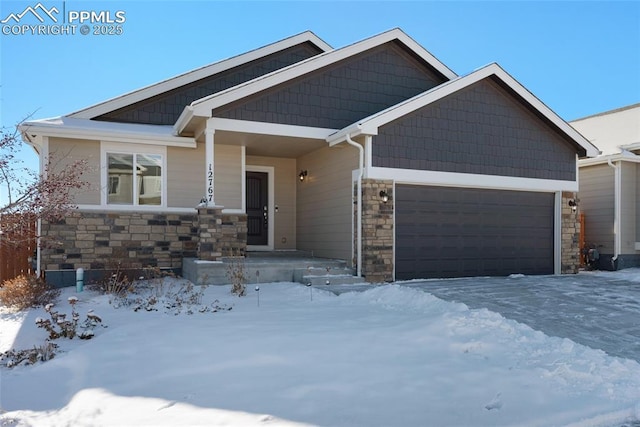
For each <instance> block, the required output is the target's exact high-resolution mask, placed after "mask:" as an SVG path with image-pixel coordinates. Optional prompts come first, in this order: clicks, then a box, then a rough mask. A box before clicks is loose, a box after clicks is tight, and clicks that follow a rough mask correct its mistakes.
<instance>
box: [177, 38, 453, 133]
mask: <svg viewBox="0 0 640 427" xmlns="http://www.w3.org/2000/svg"><path fill="white" fill-rule="evenodd" d="M394 40H397V41H398V42H400V43H401V44H403V45H404V46H405V47H406V48H407V49H408V50H409V51H411V52H412V53H413V54H414V55H416V56H417V57H418V58H420V59H421V60H422V61H424V62H425V63H426V64H428V65H429V66H430V67H432V68H433V69H434V70H436V72H437V73H439V74H440V75H442V76H443V77H444V78H445V79H447V80H451V79H455V78H457V77H458V75H457V74H456V73H454V72H453V71H452V70H451V69H450V68H449V67H447V66H446V65H445V64H443V63H442V62H440V61H439V60H438V59H437V58H436V57H435V56H433V55H432V54H431V53H430V52H429V51H427V50H426V49H425V48H424V47H422V46H421V45H420V44H418V43H417V42H416V41H415V40H413V39H412V38H411V37H409V36H408V35H407V34H406V33H405V32H404V31H402V30H401V29H399V28H392V29H390V30H387V31H384V32H382V33H380V34H377V35H374V36H371V37H369V38H366V39H364V40H360V41H358V42H355V43H352V44H349V45H347V46H344V47H341V48H339V49H335V50H332V51H327V52H324V53H321V54H319V55H316V56H312V57H310V58H307V59H305V60H303V61H300V62H296V63H295V64H291V65H289V66H287V67H284V68H280V69H278V70H275V71H272V72H271V73H268V74H265V75H263V76H260V77H256V78H255V79H253V80H249V81H247V82H244V83H241V84H239V85H236V86H233V87H230V88H228V89H226V90H223V91H220V92H217V93H214V94H212V95H209V96H206V97H203V98H200V99H197V100H195V101H193V102H192V103H191V104H189V105H187V106H185V108H184V110H183V112H182V114H181V115H180V117H179V118H178V120H177V121H176V123H175V125H174V127H175V130H176V133H177V134H180V133H181V132H182V131H183V130H184V129H185V127H186V126H187V125H188V124H189V122H190V121H191V119H192V118H193V117H194V116H198V117H209V116H210V115H211V110H212V109H215V108H218V107H221V106H223V105H226V104H228V103H230V102H233V101H236V100H238V99H242V98H244V97H246V96H249V95H252V94H255V93H258V92H261V91H263V90H266V89H269V88H271V87H274V86H276V85H278V84H281V83H283V82H286V81H289V80H292V79H295V78H297V77H300V76H303V75H305V74H307V73H310V72H313V71H314V70H317V69H320V68H323V67H326V66H329V65H331V64H335V63H337V62H339V61H341V60H344V59H346V58H349V57H352V56H355V55H357V54H359V53H362V52H365V51H367V50H370V49H372V48H375V47H378V46H382V45H384V44H386V43H389V42H391V41H394Z"/></svg>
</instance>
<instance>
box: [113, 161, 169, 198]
mask: <svg viewBox="0 0 640 427" xmlns="http://www.w3.org/2000/svg"><path fill="white" fill-rule="evenodd" d="M107 167H108V190H109V191H108V199H107V203H109V204H116V205H118V204H119V205H151V206H160V205H161V204H162V155H160V154H128V153H127V154H125V153H122V154H121V153H107Z"/></svg>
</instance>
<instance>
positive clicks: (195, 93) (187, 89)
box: [96, 43, 321, 125]
mask: <svg viewBox="0 0 640 427" xmlns="http://www.w3.org/2000/svg"><path fill="white" fill-rule="evenodd" d="M319 53H321V51H320V49H318V48H317V47H316V46H314V45H312V44H311V43H301V44H299V45H297V46H293V47H290V48H288V49H285V50H283V51H281V52H277V53H274V54H272V55H268V56H265V57H264V58H260V59H257V60H255V61H252V62H250V63H247V64H244V65H241V66H238V67H235V68H232V69H230V70H227V71H224V72H222V73H218V74H215V75H213V76H210V77H207V78H204V79H201V80H198V81H196V82H193V83H190V84H188V85H184V86H182V87H179V88H176V89H174V90H171V91H168V92H166V93H163V94H162V95H158V96H155V97H152V98H149V99H145V100H143V101H140V102H137V103H135V104H132V105H130V106H127V107H124V108H121V109H119V110H115V111H112V112H110V113H107V114H103V115H102V116H100V117H97V118H96V120H106V121H117V122H127V123H148V124H156V125H172V124H174V123H175V122H176V120H177V119H178V116H180V113H182V110H183V109H184V107H185V106H186V105H189V104H190V103H191V102H193V101H195V100H196V99H200V98H204V97H205V96H208V95H211V94H214V93H216V92H220V91H222V90H225V89H228V88H230V87H232V86H236V85H238V84H240V83H244V82H246V81H249V80H252V79H254V78H256V77H259V76H262V75H264V74H267V73H270V72H272V71H275V70H278V69H280V68H283V67H286V66H288V65H291V64H294V63H296V62H299V61H302V60H304V59H307V58H310V57H312V56H315V55H317V54H319Z"/></svg>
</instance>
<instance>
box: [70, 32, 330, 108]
mask: <svg viewBox="0 0 640 427" xmlns="http://www.w3.org/2000/svg"><path fill="white" fill-rule="evenodd" d="M304 42H309V43H312V44H313V45H315V46H316V47H318V48H319V49H320V50H321V51H323V52H328V51H331V50H333V48H332V47H331V46H330V45H328V44H327V43H326V42H324V41H323V40H322V39H320V38H319V37H318V36H316V35H315V34H314V33H313V32H311V31H305V32H303V33H300V34H297V35H295V36H292V37H288V38H286V39H283V40H280V41H278V42H275V43H272V44H269V45H267V46H263V47H261V48H258V49H254V50H251V51H249V52H246V53H243V54H241V55H237V56H234V57H231V58H228V59H224V60H222V61H218V62H214V63H213V64H209V65H206V66H204V67H200V68H197V69H195V70H192V71H188V72H186V73H183V74H180V75H178V76H175V77H172V78H170V79H167V80H163V81H161V82H159V83H155V84H152V85H150V86H146V87H143V88H141V89H138V90H135V91H133V92H129V93H127V94H124V95H121V96H118V97H115V98H112V99H109V100H107V101H104V102H101V103H99V104H95V105H92V106H90V107H87V108H83V109H82V110H78V111H75V112H73V113H70V114H68V115H67V117H73V118H79V119H92V118H94V117H98V116H100V115H103V114H106V113H109V112H111V111H114V110H117V109H119V108H122V107H126V106H128V105H131V104H133V103H135V102H139V101H142V100H145V99H148V98H151V97H153V96H156V95H160V94H162V93H164V92H167V91H169V90H172V89H176V88H178V87H181V86H184V85H187V84H189V83H192V82H195V81H198V80H200V79H203V78H206V77H209V76H212V75H215V74H218V73H220V72H223V71H226V70H229V69H231V68H234V67H237V66H240V65H243V64H246V63H248V62H251V61H254V60H256V59H259V58H262V57H265V56H267V55H270V54H272V53H275V52H279V51H281V50H284V49H287V48H289V47H293V46H296V45H298V44H300V43H304Z"/></svg>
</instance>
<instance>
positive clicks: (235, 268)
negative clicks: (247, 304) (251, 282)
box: [226, 251, 247, 297]
mask: <svg viewBox="0 0 640 427" xmlns="http://www.w3.org/2000/svg"><path fill="white" fill-rule="evenodd" d="M226 274H227V278H228V279H229V280H230V281H231V293H232V294H235V295H238V296H239V297H243V296H245V295H246V294H247V286H246V283H247V271H246V269H245V265H244V256H242V255H238V254H236V253H235V252H234V251H231V256H229V257H228V259H227V260H226Z"/></svg>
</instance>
